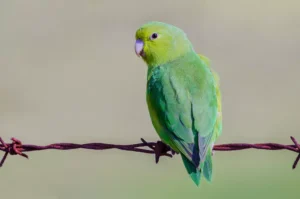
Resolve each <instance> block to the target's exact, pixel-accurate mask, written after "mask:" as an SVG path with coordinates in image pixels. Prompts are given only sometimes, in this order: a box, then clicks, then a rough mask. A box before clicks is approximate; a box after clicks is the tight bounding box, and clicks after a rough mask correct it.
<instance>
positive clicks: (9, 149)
mask: <svg viewBox="0 0 300 199" xmlns="http://www.w3.org/2000/svg"><path fill="white" fill-rule="evenodd" d="M11 140H12V142H11V143H5V142H4V141H3V140H2V138H1V137H0V151H3V152H4V156H3V158H2V159H1V161H0V167H1V166H2V165H3V164H4V162H5V160H6V159H7V156H8V155H9V154H10V155H20V156H23V157H25V158H28V155H26V154H25V153H24V152H31V151H41V150H49V149H54V150H72V149H90V150H107V149H119V150H124V151H133V152H139V153H146V154H155V160H156V163H158V161H159V157H160V156H167V157H172V156H173V155H174V154H175V152H174V151H172V150H171V149H170V148H169V147H168V146H166V145H165V144H163V143H162V142H161V141H158V142H146V141H145V140H144V139H143V138H142V139H141V141H142V143H138V144H128V145H118V144H106V143H88V144H74V143H55V144H50V145H46V146H38V145H31V144H22V142H21V141H20V140H18V139H16V138H11ZM291 140H292V141H293V143H294V144H292V145H283V144H276V143H259V144H247V143H232V144H220V145H215V146H214V148H213V150H214V151H236V150H245V149H260V150H289V151H293V152H296V153H298V156H297V158H296V160H295V161H294V164H293V169H295V168H296V166H297V164H298V162H299V159H300V145H299V144H298V142H297V141H296V139H295V138H294V137H291ZM144 147H147V148H144Z"/></svg>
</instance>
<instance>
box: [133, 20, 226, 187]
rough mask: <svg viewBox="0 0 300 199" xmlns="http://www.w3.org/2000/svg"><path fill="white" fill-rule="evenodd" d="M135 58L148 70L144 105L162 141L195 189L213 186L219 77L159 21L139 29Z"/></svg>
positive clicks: (176, 30) (182, 38) (179, 32)
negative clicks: (203, 181) (177, 157)
mask: <svg viewBox="0 0 300 199" xmlns="http://www.w3.org/2000/svg"><path fill="white" fill-rule="evenodd" d="M135 53H136V55H137V56H138V57H139V58H142V60H143V61H144V62H145V63H146V65H147V80H146V101H147V106H148V110H149V114H150V118H151V121H152V124H153V126H154V129H155V131H156V132H157V134H158V136H159V137H160V139H161V141H162V142H163V143H164V144H166V145H167V146H169V147H170V148H171V149H172V150H173V151H175V152H176V153H179V154H180V156H181V158H182V161H183V164H184V166H185V169H186V171H187V173H188V174H189V176H190V177H191V179H192V180H193V182H194V183H195V184H196V185H197V186H199V185H200V181H201V178H202V176H204V178H205V179H206V180H207V181H208V182H211V181H212V171H213V163H212V155H213V146H214V143H215V141H216V140H217V138H218V137H219V136H220V135H221V133H222V105H221V104H222V103H221V91H220V81H219V76H218V74H217V73H216V72H215V71H214V70H213V69H212V68H211V62H210V60H209V58H207V57H206V56H204V55H202V54H198V53H197V52H196V51H195V50H194V47H193V45H192V43H191V41H190V40H189V38H188V36H187V34H186V33H185V32H184V31H183V30H182V29H181V28H179V27H177V26H175V25H171V24H168V23H164V22H159V21H150V22H147V23H145V24H143V25H142V26H140V27H139V28H138V29H137V30H136V33H135Z"/></svg>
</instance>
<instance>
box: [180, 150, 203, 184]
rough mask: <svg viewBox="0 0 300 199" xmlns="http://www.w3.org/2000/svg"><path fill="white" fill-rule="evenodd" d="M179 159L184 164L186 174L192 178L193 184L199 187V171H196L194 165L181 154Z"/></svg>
mask: <svg viewBox="0 0 300 199" xmlns="http://www.w3.org/2000/svg"><path fill="white" fill-rule="evenodd" d="M181 158H182V161H183V163H184V166H185V168H186V170H187V172H188V174H189V175H190V177H191V178H192V180H193V181H194V183H195V184H196V185H197V186H199V185H200V179H201V171H200V170H198V169H197V168H196V167H195V165H194V164H193V163H192V162H191V161H190V160H188V159H187V158H186V157H185V156H184V155H183V154H181Z"/></svg>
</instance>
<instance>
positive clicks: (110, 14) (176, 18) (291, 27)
mask: <svg viewBox="0 0 300 199" xmlns="http://www.w3.org/2000/svg"><path fill="white" fill-rule="evenodd" d="M151 20H158V21H163V22H167V23H171V24H174V25H176V26H179V27H181V28H182V29H184V30H185V32H186V33H187V34H188V36H189V38H190V40H191V41H192V43H193V44H194V47H195V49H196V50H197V51H198V52H199V53H202V54H204V55H206V56H208V57H209V58H210V59H211V60H212V64H213V66H212V67H213V68H214V69H215V70H216V71H217V72H218V73H219V75H220V77H221V84H222V93H223V112H224V131H223V136H222V137H221V138H220V139H219V140H218V143H229V142H280V143H291V141H290V140H289V136H291V135H293V136H295V137H297V138H298V139H300V132H299V121H298V120H299V103H298V101H299V97H300V96H299V92H298V91H299V80H298V77H299V72H300V68H299V63H300V58H299V53H300V36H299V35H300V3H299V1H297V0H286V1H282V0H281V1H280V0H245V1H239V0H227V1H220V0H218V1H217V0H211V1H208V0H206V1H204V0H189V1H188V0H187V1H182V0H180V1H179V0H176V1H175V0H173V1H163V2H162V1H159V0H151V1H137V0H127V1H123V2H122V1H96V0H87V1H79V0H72V1H71V0H65V1H59V0H52V1H50V0H48V1H46V0H44V1H38V0H27V1H17V0H10V1H5V0H0V136H1V137H3V138H4V139H5V140H9V138H10V137H12V136H15V137H17V138H19V139H21V140H22V141H23V142H24V143H30V144H50V143H53V142H78V143H85V142H107V143H136V142H138V141H139V138H140V137H143V138H145V139H147V140H149V141H150V140H151V141H155V140H157V139H158V137H157V135H156V133H155V132H154V129H153V127H152V125H151V122H150V118H149V115H148V110H147V106H146V102H145V84H146V82H145V81H146V79H145V77H146V65H145V64H144V63H143V62H142V60H140V59H138V58H137V57H136V55H135V53H134V50H133V45H134V34H135V31H136V29H137V28H138V27H139V26H140V25H142V24H143V23H145V22H148V21H151ZM0 155H1V154H0ZM29 155H30V161H27V160H24V159H22V158H19V157H9V158H8V160H7V162H6V164H5V165H4V167H3V168H1V169H0V192H1V197H3V198H5V197H10V198H13V199H14V198H21V197H22V198H24V199H27V198H30V199H39V198H43V199H48V198H49V199H53V198H59V199H60V198H64V199H65V198H72V199H79V198H113V199H115V198H116V199H117V198H171V197H172V198H201V197H203V198H204V197H205V198H231V199H235V198H243V199H247V198H258V199H259V198H265V199H268V198H272V199H276V198H283V197H285V198H292V197H294V196H296V194H298V195H299V193H300V191H299V187H300V186H299V185H300V168H298V169H296V170H292V169H291V166H292V162H293V160H294V158H295V157H296V154H293V153H291V152H286V151H280V152H274V151H254V150H250V151H239V152H217V153H216V155H215V156H214V179H213V183H212V184H211V185H209V184H207V183H206V182H205V181H203V182H202V186H201V187H200V188H196V187H195V186H194V184H193V183H192V181H191V180H190V179H189V177H188V176H187V174H186V171H185V169H184V167H183V165H182V163H181V159H180V158H179V157H175V158H173V159H166V158H163V159H162V160H161V162H160V163H159V164H158V165H155V163H154V157H152V156H150V155H144V154H135V153H128V152H121V151H115V150H110V151H103V152H97V151H85V150H74V151H64V152H62V151H44V152H33V153H30V154H29ZM15 187H16V188H15Z"/></svg>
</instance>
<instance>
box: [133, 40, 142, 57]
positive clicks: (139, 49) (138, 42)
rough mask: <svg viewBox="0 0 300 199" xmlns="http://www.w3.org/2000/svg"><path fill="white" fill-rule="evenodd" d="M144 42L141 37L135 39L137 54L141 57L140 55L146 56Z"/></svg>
mask: <svg viewBox="0 0 300 199" xmlns="http://www.w3.org/2000/svg"><path fill="white" fill-rule="evenodd" d="M143 48H144V42H143V41H142V40H140V39H137V40H136V41H135V54H136V55H137V56H138V57H140V56H144V50H143Z"/></svg>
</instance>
